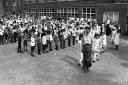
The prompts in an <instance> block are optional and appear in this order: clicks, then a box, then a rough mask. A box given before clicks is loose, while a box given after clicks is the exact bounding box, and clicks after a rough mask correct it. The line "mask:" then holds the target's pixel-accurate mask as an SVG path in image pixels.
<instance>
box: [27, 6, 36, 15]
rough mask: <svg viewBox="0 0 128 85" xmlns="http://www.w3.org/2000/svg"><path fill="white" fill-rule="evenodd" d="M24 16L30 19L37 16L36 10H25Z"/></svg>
mask: <svg viewBox="0 0 128 85" xmlns="http://www.w3.org/2000/svg"><path fill="white" fill-rule="evenodd" d="M26 15H30V16H32V17H35V16H37V9H36V8H33V9H27V10H26Z"/></svg>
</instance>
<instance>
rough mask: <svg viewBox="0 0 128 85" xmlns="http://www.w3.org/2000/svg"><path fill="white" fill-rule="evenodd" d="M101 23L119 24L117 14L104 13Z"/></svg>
mask: <svg viewBox="0 0 128 85" xmlns="http://www.w3.org/2000/svg"><path fill="white" fill-rule="evenodd" d="M103 22H104V23H107V24H110V23H115V24H118V22H119V12H104V14H103Z"/></svg>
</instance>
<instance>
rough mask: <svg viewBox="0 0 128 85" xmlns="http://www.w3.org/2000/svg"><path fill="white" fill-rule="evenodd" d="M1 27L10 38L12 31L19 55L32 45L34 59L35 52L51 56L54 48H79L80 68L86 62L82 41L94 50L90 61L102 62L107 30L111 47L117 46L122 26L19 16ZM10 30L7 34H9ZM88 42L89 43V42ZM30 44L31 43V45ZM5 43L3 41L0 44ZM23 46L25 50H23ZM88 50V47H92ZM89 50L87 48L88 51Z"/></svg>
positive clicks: (6, 21) (5, 22)
mask: <svg viewBox="0 0 128 85" xmlns="http://www.w3.org/2000/svg"><path fill="white" fill-rule="evenodd" d="M1 21H2V23H1V26H0V28H1V29H0V32H1V33H0V38H1V37H2V36H1V34H2V33H3V34H5V35H4V36H7V39H6V40H7V41H8V37H10V36H9V35H8V33H9V32H11V33H12V35H13V36H11V38H12V41H14V42H16V41H18V50H17V52H23V51H28V46H29V45H30V46H31V56H35V53H34V52H35V49H37V52H38V54H39V55H41V53H42V52H43V53H48V52H50V51H52V50H53V49H54V48H55V49H56V50H59V49H63V48H66V46H68V47H71V46H75V45H78V46H79V48H80V50H79V52H80V57H81V58H80V61H79V65H82V63H83V60H84V57H85V56H84V53H83V52H84V51H83V50H85V49H83V38H89V39H85V42H86V43H84V44H86V45H85V47H86V46H87V45H88V44H89V45H90V47H91V55H90V56H91V62H96V61H99V58H100V55H101V53H103V52H105V48H106V46H107V36H106V29H107V27H110V28H111V29H112V44H114V45H116V50H118V45H119V41H120V38H119V36H120V26H114V25H113V26H112V25H109V26H108V25H106V24H102V25H101V26H100V25H98V24H97V22H96V21H95V20H88V19H79V18H77V19H75V18H74V19H67V20H64V19H61V20H57V19H52V18H49V17H40V18H37V19H36V18H33V17H29V16H26V17H20V16H12V17H11V18H3V19H2V20H1ZM85 28H89V34H88V37H85V34H86V31H87V29H85ZM6 31H7V32H6ZM88 40H89V41H88ZM29 41H30V44H28V43H29ZM0 42H2V41H0ZM22 44H23V49H24V50H22ZM90 47H89V48H90ZM87 49H88V48H87Z"/></svg>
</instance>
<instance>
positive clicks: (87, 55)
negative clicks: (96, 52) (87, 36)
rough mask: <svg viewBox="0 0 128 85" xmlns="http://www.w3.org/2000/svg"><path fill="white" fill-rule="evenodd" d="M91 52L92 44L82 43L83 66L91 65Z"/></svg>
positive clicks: (88, 66)
mask: <svg viewBox="0 0 128 85" xmlns="http://www.w3.org/2000/svg"><path fill="white" fill-rule="evenodd" d="M91 52H92V46H91V45H90V44H85V45H83V61H82V63H83V66H84V67H85V68H87V69H88V68H90V67H91V66H92V63H91Z"/></svg>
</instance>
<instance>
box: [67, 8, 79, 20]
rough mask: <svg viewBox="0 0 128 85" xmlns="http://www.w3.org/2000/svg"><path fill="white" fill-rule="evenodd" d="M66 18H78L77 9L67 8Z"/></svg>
mask: <svg viewBox="0 0 128 85" xmlns="http://www.w3.org/2000/svg"><path fill="white" fill-rule="evenodd" d="M67 13H68V17H74V18H75V17H79V9H78V8H68V9H67Z"/></svg>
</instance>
